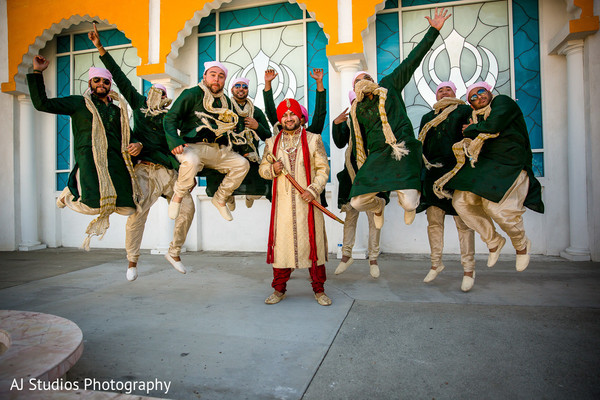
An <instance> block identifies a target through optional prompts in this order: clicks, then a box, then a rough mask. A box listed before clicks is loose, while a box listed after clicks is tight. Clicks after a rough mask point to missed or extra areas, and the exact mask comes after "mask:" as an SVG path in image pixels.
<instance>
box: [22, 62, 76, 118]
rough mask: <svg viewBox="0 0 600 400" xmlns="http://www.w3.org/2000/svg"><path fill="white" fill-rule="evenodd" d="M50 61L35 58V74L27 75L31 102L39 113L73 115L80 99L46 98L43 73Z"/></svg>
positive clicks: (72, 97)
mask: <svg viewBox="0 0 600 400" xmlns="http://www.w3.org/2000/svg"><path fill="white" fill-rule="evenodd" d="M48 64H49V63H48V60H46V59H45V58H44V57H42V56H40V55H37V56H35V57H34V58H33V73H32V74H27V84H28V86H29V95H30V96H31V102H32V103H33V106H34V107H35V109H36V110H38V111H43V112H47V113H51V114H61V115H71V114H73V113H74V112H75V110H76V108H77V104H78V103H79V102H80V101H81V100H78V99H81V98H80V97H74V96H67V97H62V98H55V99H49V98H48V96H46V86H45V85H44V77H43V75H42V73H43V72H44V71H45V70H46V68H48Z"/></svg>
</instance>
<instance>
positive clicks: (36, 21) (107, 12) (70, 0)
mask: <svg viewBox="0 0 600 400" xmlns="http://www.w3.org/2000/svg"><path fill="white" fill-rule="evenodd" d="M384 1H385V0H353V5H352V32H353V38H352V42H350V43H338V41H339V39H338V25H339V23H342V24H343V23H345V22H344V21H338V10H337V3H338V2H337V0H299V1H297V2H298V4H302V5H304V7H305V8H306V9H307V10H308V11H309V12H311V13H313V14H314V16H315V18H316V19H317V21H318V22H319V23H320V24H322V26H323V30H324V32H325V34H326V35H327V37H328V38H329V43H328V45H327V55H328V56H333V55H342V54H358V53H362V52H363V50H364V49H363V42H362V32H363V31H364V30H365V29H366V28H367V25H368V19H369V17H371V16H373V15H374V14H375V7H376V6H377V5H378V4H382V3H384ZM228 2H229V1H227V0H222V1H221V2H218V1H210V0H169V1H166V0H163V1H161V10H160V44H159V63H157V64H149V63H148V58H149V54H148V47H149V37H150V35H149V1H148V0H127V1H123V0H104V1H102V2H100V3H99V2H98V1H92V0H7V18H8V69H9V81H8V82H5V83H2V91H3V92H14V91H15V87H16V84H15V76H16V75H17V73H18V67H19V64H21V63H22V62H23V56H24V55H26V54H27V53H28V52H29V48H30V46H31V45H33V44H34V43H35V41H36V39H37V38H39V37H41V36H42V35H43V33H44V31H45V30H48V29H51V28H52V26H53V24H58V25H59V28H57V29H58V30H57V31H56V32H55V33H58V32H59V31H60V29H64V28H66V27H67V26H69V25H70V24H69V23H66V22H65V20H66V21H68V20H69V19H70V18H72V17H73V16H77V15H79V16H83V17H84V19H87V20H90V21H91V20H92V19H95V18H97V19H101V20H103V21H105V22H107V23H109V24H114V25H116V26H117V28H118V29H119V30H121V31H122V32H124V33H125V35H126V36H127V37H128V38H129V39H131V42H132V45H133V46H134V47H135V48H137V50H138V56H139V57H140V58H141V59H142V62H141V65H140V67H138V69H137V73H138V75H150V74H153V73H163V72H164V71H165V63H166V62H167V56H168V55H169V53H170V52H171V50H172V46H173V43H175V42H176V41H177V40H178V34H179V33H180V32H181V31H182V30H183V29H184V28H185V25H186V22H187V21H190V20H192V19H193V18H194V14H195V13H196V12H197V11H199V10H202V9H204V7H206V6H207V4H209V3H212V4H213V5H217V6H218V5H219V4H223V3H228ZM575 4H576V5H577V6H579V7H581V8H582V10H583V11H584V12H583V13H582V16H581V19H580V20H575V21H572V24H571V30H577V29H584V28H585V29H589V28H590V27H592V29H593V28H594V27H595V29H598V28H597V25H598V17H594V16H593V14H592V13H591V10H593V0H575ZM61 21H62V22H61ZM582 24H583V25H584V27H582V26H581V25H582Z"/></svg>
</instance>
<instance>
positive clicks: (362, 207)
mask: <svg viewBox="0 0 600 400" xmlns="http://www.w3.org/2000/svg"><path fill="white" fill-rule="evenodd" d="M396 194H397V195H398V204H400V207H402V208H404V209H405V210H406V211H413V210H416V209H417V207H418V206H419V200H420V197H421V192H419V191H418V190H416V189H403V190H396ZM350 205H351V206H352V208H354V209H356V210H357V211H372V212H374V213H380V212H381V211H383V208H384V207H385V200H383V199H382V198H381V197H377V193H366V194H361V195H359V196H355V197H353V198H351V199H350Z"/></svg>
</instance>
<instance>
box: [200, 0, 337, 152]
mask: <svg viewBox="0 0 600 400" xmlns="http://www.w3.org/2000/svg"><path fill="white" fill-rule="evenodd" d="M326 44H327V38H326V37H325V35H324V33H323V30H322V29H321V28H320V27H319V25H318V24H317V22H316V21H315V20H314V19H313V18H311V17H310V16H309V15H308V14H307V13H306V11H303V10H302V9H301V8H300V7H298V5H296V4H290V3H288V2H286V3H279V4H271V5H265V6H260V7H252V8H228V9H222V10H218V11H215V12H213V13H211V14H210V15H209V16H207V17H205V18H203V19H202V20H201V21H200V25H199V26H198V77H199V78H198V79H202V74H203V72H204V62H205V61H213V60H219V61H221V62H223V63H224V64H225V66H226V67H227V68H228V70H229V76H228V77H227V82H226V83H225V88H226V89H227V90H228V89H229V82H230V81H231V79H233V78H236V77H240V76H243V77H246V78H248V79H250V88H249V93H248V97H250V98H251V99H252V100H253V102H254V103H255V104H256V105H257V107H259V108H261V109H263V110H264V103H263V96H262V90H263V88H264V72H265V70H266V69H268V68H273V69H275V70H276V71H277V72H278V74H279V75H278V77H277V78H275V80H274V81H273V95H274V97H275V103H276V104H278V102H279V101H281V100H283V99H284V98H286V97H293V98H294V99H296V100H298V101H299V102H300V104H303V105H304V106H305V107H306V108H307V109H308V111H309V115H310V116H311V118H312V115H313V111H314V102H315V91H316V84H315V81H314V80H313V79H312V78H310V76H309V70H312V68H322V69H323V71H324V74H325V76H324V78H323V84H324V85H325V88H328V66H329V64H328V60H327V56H326V54H325V46H326ZM228 94H229V93H228ZM309 119H310V118H309ZM322 137H323V142H324V143H325V148H326V150H327V154H329V123H328V121H326V122H325V128H324V130H323V133H322Z"/></svg>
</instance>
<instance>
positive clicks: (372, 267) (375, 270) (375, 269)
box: [369, 264, 379, 278]
mask: <svg viewBox="0 0 600 400" xmlns="http://www.w3.org/2000/svg"><path fill="white" fill-rule="evenodd" d="M369 273H370V274H371V276H372V277H373V278H379V265H377V264H369Z"/></svg>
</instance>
